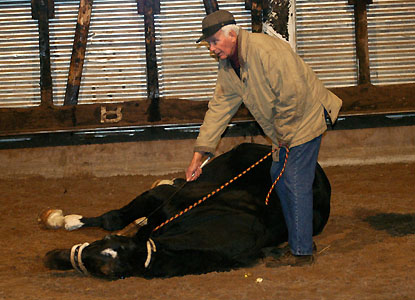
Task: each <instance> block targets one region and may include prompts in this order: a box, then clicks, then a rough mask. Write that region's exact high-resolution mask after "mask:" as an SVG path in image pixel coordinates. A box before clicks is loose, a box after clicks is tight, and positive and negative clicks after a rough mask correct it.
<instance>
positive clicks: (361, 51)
mask: <svg viewBox="0 0 415 300" xmlns="http://www.w3.org/2000/svg"><path fill="white" fill-rule="evenodd" d="M371 3H372V0H349V4H353V5H354V22H355V35H356V37H355V38H356V56H357V59H358V69H359V77H358V84H370V64H369V46H368V34H367V7H366V6H367V5H368V4H371Z"/></svg>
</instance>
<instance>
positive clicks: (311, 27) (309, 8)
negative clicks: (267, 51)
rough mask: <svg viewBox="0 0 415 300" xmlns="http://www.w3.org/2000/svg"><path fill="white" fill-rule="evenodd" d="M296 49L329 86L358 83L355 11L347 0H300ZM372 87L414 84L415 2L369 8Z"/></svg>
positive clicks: (397, 0)
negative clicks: (373, 85) (374, 85)
mask: <svg viewBox="0 0 415 300" xmlns="http://www.w3.org/2000/svg"><path fill="white" fill-rule="evenodd" d="M296 16H297V22H296V26H297V51H298V53H299V54H300V55H301V56H302V57H303V58H304V60H305V61H307V62H308V63H309V64H310V65H311V66H312V68H313V69H314V70H315V71H316V73H317V74H318V76H319V77H320V78H321V79H322V80H323V82H324V83H325V85H326V86H328V87H335V86H336V87H341V86H350V85H356V84H357V61H356V51H355V33H354V8H353V6H352V5H349V4H348V1H347V0H342V1H340V0H330V1H322V0H297V1H296ZM367 16H368V44H369V57H370V73H371V81H372V83H373V84H399V83H410V82H415V1H408V0H406V1H405V0H373V4H370V5H368V13H367Z"/></svg>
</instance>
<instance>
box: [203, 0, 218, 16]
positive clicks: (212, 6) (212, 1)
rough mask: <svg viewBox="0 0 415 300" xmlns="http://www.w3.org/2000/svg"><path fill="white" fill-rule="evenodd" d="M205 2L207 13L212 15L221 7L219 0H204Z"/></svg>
mask: <svg viewBox="0 0 415 300" xmlns="http://www.w3.org/2000/svg"><path fill="white" fill-rule="evenodd" d="M203 4H204V5H205V11H206V15H210V14H211V13H213V12H215V11H217V10H218V9H219V6H218V1H216V0H203Z"/></svg>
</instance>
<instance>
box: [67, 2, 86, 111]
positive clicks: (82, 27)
mask: <svg viewBox="0 0 415 300" xmlns="http://www.w3.org/2000/svg"><path fill="white" fill-rule="evenodd" d="M92 3H93V0H80V2H79V11H78V22H77V24H76V30H75V38H74V42H73V48H72V56H71V64H70V66H69V74H68V82H67V85H66V92H65V100H64V103H63V104H64V105H76V104H78V95H79V88H80V85H81V78H82V69H83V66H84V60H85V51H86V44H87V40H88V31H89V23H90V21H91V13H92Z"/></svg>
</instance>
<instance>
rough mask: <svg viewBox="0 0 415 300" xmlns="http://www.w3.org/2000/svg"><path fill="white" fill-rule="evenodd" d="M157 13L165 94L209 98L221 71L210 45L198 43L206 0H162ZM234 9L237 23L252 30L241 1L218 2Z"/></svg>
mask: <svg viewBox="0 0 415 300" xmlns="http://www.w3.org/2000/svg"><path fill="white" fill-rule="evenodd" d="M160 5H161V14H160V15H157V16H156V19H155V23H156V41H157V57H158V67H159V84H160V95H161V97H171V98H182V99H192V100H209V99H210V98H211V96H212V93H213V90H214V87H215V81H216V73H217V62H216V61H215V59H213V58H212V57H211V56H210V55H209V50H208V48H207V44H205V43H200V44H196V40H197V39H198V38H199V37H200V34H201V29H200V26H201V24H202V19H203V17H204V16H205V15H206V12H205V8H204V5H203V1H202V0H197V1H196V0H161V1H160ZM218 5H219V8H220V9H227V10H229V11H231V12H232V13H233V14H234V15H235V18H236V20H237V23H238V24H239V25H241V26H242V27H243V28H245V29H248V30H250V28H251V13H250V11H246V10H245V2H244V1H241V0H239V1H238V0H227V1H220V0H219V1H218Z"/></svg>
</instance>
